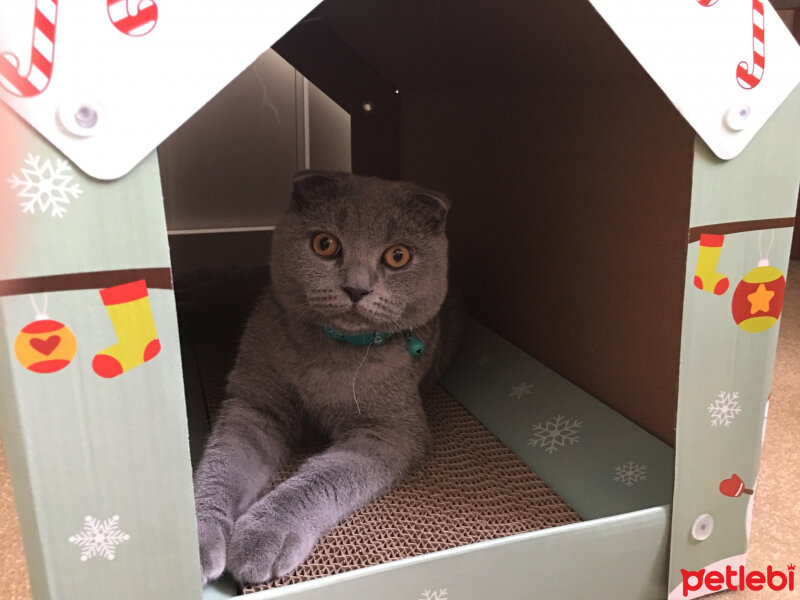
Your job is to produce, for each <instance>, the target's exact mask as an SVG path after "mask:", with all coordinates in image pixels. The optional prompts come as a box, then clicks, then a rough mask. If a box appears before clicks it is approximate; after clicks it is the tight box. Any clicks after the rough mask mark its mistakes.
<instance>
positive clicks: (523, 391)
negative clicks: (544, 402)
mask: <svg viewBox="0 0 800 600" xmlns="http://www.w3.org/2000/svg"><path fill="white" fill-rule="evenodd" d="M532 390H533V384H532V383H525V382H524V381H523V382H522V383H520V384H519V385H515V386H513V387H512V388H511V393H510V394H509V396H513V397H514V398H516V399H517V400H519V399H520V398H522V397H523V396H529V395H531V394H532V393H533V391H532Z"/></svg>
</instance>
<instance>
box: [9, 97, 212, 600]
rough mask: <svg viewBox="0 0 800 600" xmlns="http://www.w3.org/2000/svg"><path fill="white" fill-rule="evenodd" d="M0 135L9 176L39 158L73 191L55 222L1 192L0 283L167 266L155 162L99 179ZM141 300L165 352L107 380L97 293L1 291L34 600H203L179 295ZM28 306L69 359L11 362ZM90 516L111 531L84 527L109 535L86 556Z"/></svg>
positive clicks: (155, 293)
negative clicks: (66, 332) (10, 248)
mask: <svg viewBox="0 0 800 600" xmlns="http://www.w3.org/2000/svg"><path fill="white" fill-rule="evenodd" d="M0 129H2V130H3V131H4V132H10V133H12V135H16V136H17V139H18V140H19V144H18V148H19V154H18V156H17V157H16V159H17V161H18V164H19V170H17V171H15V174H16V175H17V177H18V178H20V177H23V171H22V169H25V168H27V169H31V168H33V167H32V162H31V161H34V160H35V159H38V161H39V162H38V164H39V165H40V166H45V165H48V164H49V165H50V166H51V167H53V168H56V169H60V170H61V171H62V175H63V176H64V177H69V178H70V179H69V181H68V182H67V183H65V185H68V186H74V185H77V186H79V187H80V189H81V190H82V193H80V194H75V195H74V196H75V197H72V198H71V202H70V203H69V205H68V206H67V207H66V208H67V210H66V212H65V213H64V214H63V215H62V216H54V215H53V214H51V212H50V211H46V210H40V207H38V206H35V207H34V211H33V212H27V213H25V212H23V211H22V207H21V206H20V202H21V201H24V198H22V197H21V196H20V195H19V194H18V192H19V190H20V189H21V188H20V186H18V188H17V189H16V190H12V189H11V188H10V187H9V186H3V188H2V190H3V192H2V193H0V222H2V223H3V224H4V226H8V227H10V228H12V230H13V231H15V232H16V233H17V242H16V243H17V247H16V248H15V252H14V254H13V256H11V257H9V258H10V259H9V260H6V261H5V262H3V263H2V264H0V281H1V280H9V279H19V278H27V277H44V276H50V275H57V274H61V273H69V274H72V273H81V272H89V271H92V272H94V271H107V270H117V269H131V268H142V267H161V268H167V269H168V268H169V248H168V246H167V237H166V224H165V221H164V214H163V205H162V199H161V190H160V178H159V173H158V164H157V160H156V157H155V155H154V154H153V155H151V156H150V157H148V158H147V159H146V160H145V161H144V162H142V163H141V164H140V165H139V166H138V167H137V168H136V169H135V170H134V171H133V172H131V173H130V174H129V175H128V176H126V177H125V178H123V179H121V180H118V181H116V182H114V183H100V182H97V181H94V180H92V179H90V178H88V177H86V176H85V175H84V174H82V173H81V172H80V171H78V170H77V169H75V168H73V167H71V165H69V164H68V163H61V162H59V161H64V160H65V159H64V157H63V156H61V155H60V154H59V153H58V152H57V151H56V150H54V149H53V148H52V147H51V146H49V144H47V143H46V142H44V141H43V140H42V139H41V138H40V137H39V136H38V135H37V134H35V133H34V132H32V131H31V130H30V129H29V128H28V127H27V126H26V125H23V124H22V123H21V122H20V121H19V120H18V119H16V118H15V117H14V118H11V117H9V115H8V112H7V111H5V110H2V111H0ZM31 157H32V158H31ZM26 159H28V161H29V162H28V163H27V164H26V163H25V160H26ZM48 161H49V162H48ZM12 176H13V175H12ZM149 302H150V307H151V313H152V319H153V321H154V323H155V327H156V329H157V332H158V337H159V339H160V342H161V347H162V349H161V352H160V353H159V354H158V355H157V356H155V357H154V358H153V359H152V360H150V361H149V362H146V363H144V364H141V365H139V366H136V367H134V368H132V369H130V370H129V371H126V372H124V373H122V374H121V375H119V376H118V377H115V378H111V379H105V378H102V377H100V376H98V375H97V374H96V373H95V372H94V371H93V368H92V360H93V358H94V355H95V354H96V353H98V352H100V351H102V350H104V349H106V348H108V347H109V346H112V345H114V344H116V343H117V342H118V341H119V340H118V337H117V332H116V331H115V329H114V327H113V324H112V322H111V320H110V318H109V313H108V311H107V310H106V307H105V305H104V304H103V302H102V299H101V297H100V294H99V288H98V289H77V290H71V291H51V292H48V293H47V294H44V293H37V294H32V295H30V296H29V295H13V296H5V297H0V348H2V350H0V360H2V365H1V366H0V369H2V371H0V373H2V386H0V426H1V427H2V434H3V438H4V441H5V447H6V454H7V455H8V460H9V470H10V473H11V476H12V481H13V483H14V489H15V497H16V504H17V509H18V512H19V517H20V522H21V529H22V535H23V541H24V545H25V548H26V556H27V559H28V568H29V573H30V579H31V587H32V591H33V594H34V600H72V599H75V598H80V599H81V600H101V599H102V600H105V599H107V598H108V597H109V596H113V597H114V598H120V599H131V600H134V599H139V598H142V597H148V598H170V599H172V600H181V599H186V600H188V599H192V600H195V599H197V598H199V597H200V571H199V561H198V557H197V539H196V535H197V534H196V524H195V520H194V510H193V509H194V501H193V495H192V481H191V467H190V462H189V449H188V443H187V439H188V430H187V424H186V410H185V406H184V397H183V384H182V376H181V367H180V360H179V343H178V328H177V316H176V312H175V300H174V296H173V293H172V291H171V290H168V289H150V290H149ZM34 304H35V305H37V307H38V309H39V311H43V310H44V308H45V304H46V312H47V314H48V315H49V317H50V318H51V319H53V320H56V321H59V322H61V323H63V324H64V325H66V326H67V327H68V328H69V329H70V330H71V331H72V332H73V333H74V335H75V338H76V339H77V354H76V356H75V358H74V359H73V360H72V362H71V363H70V364H69V365H68V366H66V367H65V368H63V369H62V370H60V371H57V372H54V373H49V374H39V373H34V372H33V371H30V370H28V369H26V368H25V366H24V365H23V364H22V363H21V362H20V361H18V360H17V358H16V356H15V352H14V342H15V339H16V337H17V335H18V333H19V332H20V330H21V329H22V328H23V327H25V326H26V325H28V324H29V323H31V322H33V321H34V320H35V319H36V316H37V315H36V312H37V311H36V310H35V309H34ZM87 517H89V518H91V519H96V520H98V521H99V522H101V523H103V522H105V523H106V525H108V527H107V529H106V530H105V531H93V532H91V536H92V537H93V539H95V541H99V540H98V538H97V536H98V535H101V534H102V535H104V536H105V537H106V539H109V538H115V539H114V543H112V544H111V545H110V546H108V547H106V548H104V549H100V550H101V551H100V552H99V553H98V554H97V555H94V556H89V555H86V553H85V552H84V546H81V545H80V544H78V543H76V542H79V541H80V536H81V535H82V534H84V535H85V534H87V532H88V529H87V523H86V519H87ZM115 531H116V532H118V533H116V534H115ZM115 536H116V537H115ZM71 538H72V539H71ZM98 548H99V547H98ZM112 549H113V553H112V552H111V550H112ZM112 554H113V559H112V558H111V556H112ZM84 557H85V560H82V558H84Z"/></svg>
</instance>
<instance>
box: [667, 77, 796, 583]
mask: <svg viewBox="0 0 800 600" xmlns="http://www.w3.org/2000/svg"><path fill="white" fill-rule="evenodd" d="M798 182H800V89H796V90H795V91H794V92H793V93H792V95H791V96H790V97H789V99H787V101H786V102H785V103H784V104H783V105H782V106H781V108H780V109H779V110H778V112H777V113H776V114H775V115H774V116H773V117H772V119H771V120H770V121H769V122H768V123H767V124H766V125H765V127H764V128H763V129H762V131H761V132H759V134H758V135H757V136H756V138H755V139H754V140H753V142H752V143H751V144H750V146H748V148H747V149H746V150H745V151H744V152H743V153H742V154H741V155H740V156H739V157H738V158H736V159H734V160H731V161H729V162H723V161H720V160H719V159H717V158H715V157H713V155H712V154H711V153H710V151H709V150H708V149H707V148H706V147H705V145H704V144H703V142H702V141H699V140H698V141H697V144H696V152H695V161H694V183H693V191H692V213H691V214H692V221H691V226H692V227H700V228H701V229H700V230H701V231H702V227H704V226H709V225H714V224H717V223H730V222H736V221H742V220H760V219H767V218H791V217H794V215H795V209H796V200H797V193H798ZM791 239H792V228H790V227H784V228H779V229H766V230H761V231H747V232H743V233H735V234H728V235H726V236H725V239H724V244H723V246H722V249H721V254H720V258H719V262H718V264H717V267H716V271H717V272H718V273H720V274H723V275H726V276H727V277H728V279H729V281H730V289H729V290H728V291H727V292H726V293H725V294H723V295H715V294H713V293H710V292H706V291H701V290H699V289H697V288H695V287H694V283H693V280H694V271H695V265H696V264H697V257H698V252H699V242H694V243H691V244H690V245H689V251H688V256H687V269H686V280H685V283H684V286H685V288H684V289H685V293H684V314H683V324H682V344H681V370H680V382H679V400H678V415H677V439H676V461H675V496H674V501H673V522H672V538H671V550H670V574H669V589H670V590H673V591H675V590H676V588H677V587H678V586H679V584H680V583H681V572H680V570H681V569H686V570H688V571H695V570H698V569H701V568H704V567H706V566H708V565H710V564H712V563H714V562H717V561H720V560H723V559H728V558H731V557H735V556H739V555H743V554H745V553H746V551H747V538H748V529H749V519H750V516H751V515H750V511H751V510H752V501H753V497H752V496H749V495H748V494H744V493H742V494H741V495H740V496H739V497H730V496H726V495H724V494H723V493H722V492H721V491H720V487H719V486H720V483H721V482H722V481H723V480H726V479H729V478H731V477H732V475H734V474H735V475H737V476H739V477H740V478H741V479H742V480H743V482H744V486H745V487H747V488H751V489H753V488H755V489H756V494H757V493H758V491H757V478H758V465H759V461H760V455H761V444H762V434H763V431H764V420H765V417H766V414H765V413H766V404H767V399H768V396H769V391H770V386H771V382H772V370H773V364H774V356H775V348H776V344H777V338H778V330H779V325H780V320H779V321H778V323H777V324H775V325H774V326H773V327H771V328H770V329H768V330H766V331H763V332H760V333H749V332H746V331H744V330H742V329H741V328H739V327H738V326H737V325H736V323H735V322H734V320H733V316H732V308H731V299H732V296H733V292H734V289H735V288H736V286H737V285H738V283H739V281H741V279H742V278H743V277H744V276H745V275H746V274H747V273H748V272H749V271H751V270H752V269H754V268H755V267H756V266H757V265H758V263H759V261H760V260H761V259H767V260H768V261H769V263H770V264H771V265H772V266H774V267H776V268H778V269H779V270H780V271H781V272H782V273H784V274H785V273H786V272H787V266H788V259H789V252H790V246H791ZM721 394H722V396H720V395H721ZM725 394H728V397H727V399H726V397H725ZM733 394H736V396H733ZM718 399H719V400H721V401H723V402H727V403H729V404H730V401H733V402H734V404H733V405H731V406H733V409H734V410H733V412H731V413H729V415H730V417H731V418H730V419H729V422H728V423H727V426H726V425H725V424H724V423H723V422H718V423H717V424H716V425H714V424H713V416H714V413H713V412H712V409H711V407H712V405H715V403H716V402H717V400H718ZM736 409H738V411H737V410H736ZM702 514H709V515H711V516H712V517H713V519H714V528H713V531H712V533H711V535H710V537H708V538H707V539H705V540H703V541H700V540H697V539H695V538H693V537H692V535H691V531H692V525H693V523H694V522H695V520H696V519H697V518H698V517H699V516H700V515H702ZM674 593H675V594H676V595H677V593H678V592H677V591H675V592H674Z"/></svg>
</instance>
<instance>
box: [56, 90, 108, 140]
mask: <svg viewBox="0 0 800 600" xmlns="http://www.w3.org/2000/svg"><path fill="white" fill-rule="evenodd" d="M58 120H59V122H60V123H61V125H62V127H63V128H64V129H66V130H67V131H68V132H69V133H71V134H72V135H75V136H78V137H89V136H91V135H94V134H96V133H97V132H98V130H99V129H100V127H102V125H103V122H104V121H105V111H104V110H103V107H102V106H101V105H100V104H99V103H98V102H95V101H94V100H91V99H88V98H76V99H73V100H70V101H67V102H64V103H62V104H61V105H60V106H59V107H58Z"/></svg>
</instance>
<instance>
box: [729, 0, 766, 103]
mask: <svg viewBox="0 0 800 600" xmlns="http://www.w3.org/2000/svg"><path fill="white" fill-rule="evenodd" d="M764 62H765V59H764V1H763V0H753V66H752V67H751V66H749V65H748V64H747V62H746V61H742V62H740V63H739V66H738V67H736V81H737V82H738V83H739V85H740V86H742V87H743V88H744V89H746V90H751V89H753V88H754V87H756V86H757V85H758V83H759V82H760V81H761V78H762V77H763V76H764Z"/></svg>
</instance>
